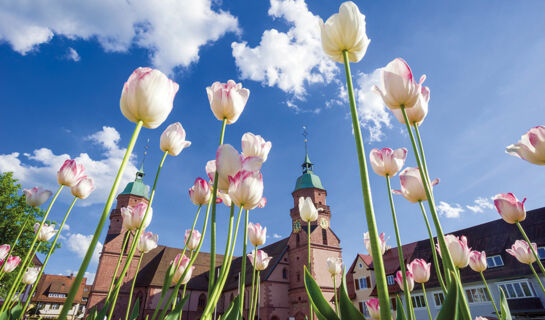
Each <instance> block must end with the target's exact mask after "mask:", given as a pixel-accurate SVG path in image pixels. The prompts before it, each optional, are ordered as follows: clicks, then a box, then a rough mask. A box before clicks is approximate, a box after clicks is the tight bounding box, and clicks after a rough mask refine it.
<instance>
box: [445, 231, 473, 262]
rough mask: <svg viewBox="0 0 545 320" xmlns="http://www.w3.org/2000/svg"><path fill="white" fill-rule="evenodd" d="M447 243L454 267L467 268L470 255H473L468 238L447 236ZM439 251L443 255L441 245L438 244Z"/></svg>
mask: <svg viewBox="0 0 545 320" xmlns="http://www.w3.org/2000/svg"><path fill="white" fill-rule="evenodd" d="M445 242H446V245H447V248H448V251H449V253H450V257H451V258H452V262H453V263H454V265H455V266H457V267H458V268H460V269H461V268H465V267H467V265H468V264H469V254H470V253H471V248H470V247H468V245H467V238H466V237H465V236H461V237H457V236H454V235H452V234H447V235H446V236H445ZM437 251H438V252H439V255H441V248H440V246H439V244H437Z"/></svg>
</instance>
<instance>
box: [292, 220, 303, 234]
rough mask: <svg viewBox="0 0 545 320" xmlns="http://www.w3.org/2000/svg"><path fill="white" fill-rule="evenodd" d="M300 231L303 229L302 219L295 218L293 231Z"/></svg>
mask: <svg viewBox="0 0 545 320" xmlns="http://www.w3.org/2000/svg"><path fill="white" fill-rule="evenodd" d="M299 231H301V221H300V220H295V221H294V222H293V232H294V233H297V232H299Z"/></svg>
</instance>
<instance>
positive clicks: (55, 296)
mask: <svg viewBox="0 0 545 320" xmlns="http://www.w3.org/2000/svg"><path fill="white" fill-rule="evenodd" d="M47 296H48V297H49V298H66V294H64V293H51V292H50V293H49V294H48V295H47Z"/></svg>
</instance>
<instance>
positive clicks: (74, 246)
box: [66, 233, 102, 263]
mask: <svg viewBox="0 0 545 320" xmlns="http://www.w3.org/2000/svg"><path fill="white" fill-rule="evenodd" d="M92 239H93V235H92V234H90V235H83V234H81V233H72V234H70V235H69V236H68V240H67V241H66V244H67V248H68V250H70V251H72V252H74V253H75V254H76V255H77V256H78V257H79V258H83V257H85V253H87V249H89V244H90V243H91V240H92ZM100 252H102V243H100V242H98V243H97V246H96V248H95V252H94V253H93V258H92V259H91V261H92V262H93V263H98V259H99V257H100Z"/></svg>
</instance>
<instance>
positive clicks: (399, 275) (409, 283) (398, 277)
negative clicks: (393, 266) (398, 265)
mask: <svg viewBox="0 0 545 320" xmlns="http://www.w3.org/2000/svg"><path fill="white" fill-rule="evenodd" d="M406 278H407V286H408V288H409V291H413V289H414V278H413V274H412V273H411V272H410V271H407V273H406ZM395 281H396V282H397V285H398V286H399V288H400V289H401V290H403V291H405V286H404V285H403V274H402V273H401V271H398V272H396V277H395Z"/></svg>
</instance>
